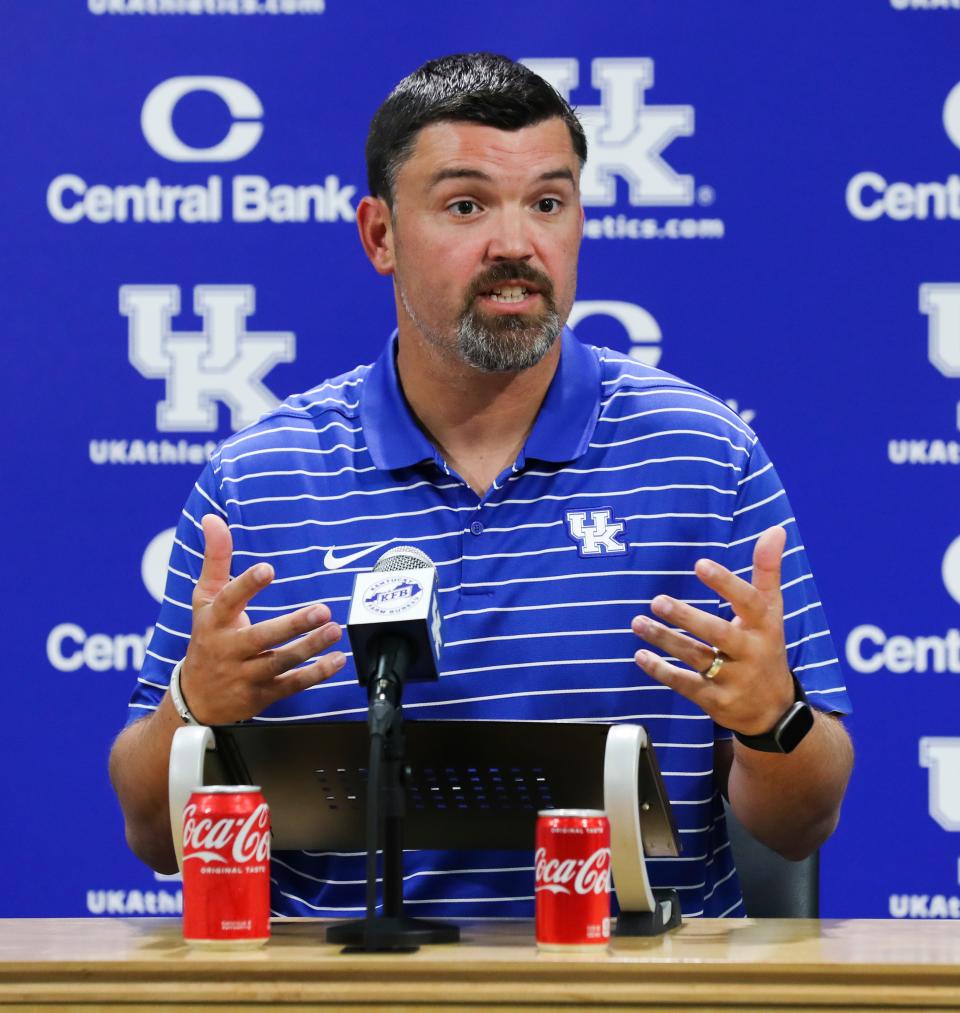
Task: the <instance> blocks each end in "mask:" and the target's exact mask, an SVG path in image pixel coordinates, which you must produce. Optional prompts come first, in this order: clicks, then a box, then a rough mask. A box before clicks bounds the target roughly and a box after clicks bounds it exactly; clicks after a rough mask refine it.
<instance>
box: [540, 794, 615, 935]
mask: <svg viewBox="0 0 960 1013" xmlns="http://www.w3.org/2000/svg"><path fill="white" fill-rule="evenodd" d="M534 860H535V866H536V882H535V895H536V924H537V946H539V947H540V949H543V950H593V949H595V948H596V947H597V946H606V945H607V944H608V943H609V942H610V821H609V820H608V819H607V816H606V813H603V812H600V811H599V810H598V809H547V810H544V811H543V812H539V813H537V843H536V853H535V855H534Z"/></svg>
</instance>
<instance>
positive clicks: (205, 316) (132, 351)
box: [120, 285, 296, 433]
mask: <svg viewBox="0 0 960 1013" xmlns="http://www.w3.org/2000/svg"><path fill="white" fill-rule="evenodd" d="M193 308H194V312H195V313H196V315H197V316H198V317H200V318H201V319H202V320H203V330H201V331H199V332H194V331H185V330H184V331H178V330H174V328H173V322H174V320H175V319H176V317H177V316H178V315H179V313H180V287H179V286H178V285H123V286H122V287H121V289H120V312H121V313H122V314H123V315H124V316H125V317H126V318H127V320H128V322H129V324H128V331H129V356H130V363H131V365H133V366H134V368H135V369H136V370H137V371H138V372H139V373H140V374H141V376H144V377H147V378H148V379H162V380H164V382H165V386H166V396H165V397H164V399H163V400H162V401H160V402H158V404H157V429H158V430H159V431H160V432H167V433H169V432H208V433H212V432H215V431H216V430H217V428H218V427H219V421H220V420H219V405H220V404H224V405H226V406H227V407H228V408H229V409H230V425H231V427H232V428H233V429H234V430H237V429H241V428H243V426H246V425H249V424H250V423H252V422H255V421H256V420H257V419H258V418H259V417H260V416H261V415H263V414H264V412H268V411H270V410H271V409H272V408H274V407H275V406H276V404H277V399H276V397H275V396H274V395H273V393H272V392H271V391H270V390H268V389H267V387H265V386H264V384H263V378H264V377H265V376H266V374H267V373H269V372H270V370H271V369H273V367H274V366H275V365H276V364H277V363H280V362H293V360H294V357H295V354H296V337H295V335H294V334H293V333H292V332H290V331H254V330H250V329H248V327H247V320H248V318H249V317H251V316H252V315H253V313H254V312H255V310H256V291H255V289H254V287H253V285H197V286H195V287H194V290H193Z"/></svg>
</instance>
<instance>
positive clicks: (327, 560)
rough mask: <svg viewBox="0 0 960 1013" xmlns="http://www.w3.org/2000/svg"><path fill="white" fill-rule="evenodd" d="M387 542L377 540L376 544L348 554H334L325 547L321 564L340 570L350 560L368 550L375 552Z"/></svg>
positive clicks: (348, 563)
mask: <svg viewBox="0 0 960 1013" xmlns="http://www.w3.org/2000/svg"><path fill="white" fill-rule="evenodd" d="M387 544H388V543H387V542H377V544H376V545H368V546H367V547H366V548H365V549H358V550H357V551H356V552H351V553H350V555H349V556H335V555H334V554H333V549H327V554H326V555H325V556H324V557H323V565H324V568H325V569H327V570H340V569H343V567H345V566H349V565H350V564H351V563H352V562H354V561H355V560H357V559H360V557H361V556H365V555H366V554H367V553H368V552H375V551H376V550H377V549H382V548H383V546H384V545H387Z"/></svg>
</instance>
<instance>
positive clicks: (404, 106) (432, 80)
mask: <svg viewBox="0 0 960 1013" xmlns="http://www.w3.org/2000/svg"><path fill="white" fill-rule="evenodd" d="M554 117H558V118H559V119H562V120H563V122H564V123H565V124H566V126H567V130H569V131H570V141H571V143H572V144H573V150H574V152H575V153H576V155H577V157H578V158H579V159H580V164H581V166H582V165H583V163H584V162H585V161H586V160H587V138H586V136H585V134H584V132H583V127H582V126H581V125H580V121H579V120H578V119H577V117H576V115H575V113H574V111H573V109H571V108H570V104H569V103H568V102H567V101H566V99H565V98H564V97H563V96H562V95H560V94H559V93H558V92H557V91H556V90H555V89H554V88H553V87H552V86H551V85H550V84H549V83H548V82H546V81H545V80H544V79H543V78H542V77H540V76H539V75H538V74H534V72H533V71H532V70H530V69H529V68H528V67H525V66H524V65H523V64H522V63H516V62H515V61H514V60H511V59H509V57H506V56H498V55H496V54H495V53H457V54H455V55H453V56H443V57H441V58H440V59H438V60H430V61H429V62H427V63H425V64H424V65H423V66H422V67H420V68H418V69H417V70H415V71H414V72H413V73H412V74H408V75H407V77H405V78H404V79H403V80H402V81H401V82H400V83H399V84H398V85H397V86H396V88H394V89H393V91H392V92H390V94H389V95H388V96H387V98H386V99H385V100H384V102H383V104H382V105H381V106H380V108H379V109H378V110H377V111H376V113H375V114H374V117H373V120H372V121H371V123H370V132H369V134H368V135H367V147H366V155H367V180H368V182H369V185H370V193H371V194H373V196H374V197H382V198H383V199H384V200H385V201H386V202H387V204H388V205H390V206H391V207H392V206H393V187H394V184H395V182H396V178H397V173H398V172H399V170H400V167H401V166H402V165H403V163H404V162H405V161H406V160H407V158H409V156H410V154H411V152H412V151H413V147H414V144H415V143H416V138H417V134H418V133H419V131H420V130H421V129H423V127H425V126H427V125H428V124H430V123H439V122H442V121H467V122H469V123H482V124H484V125H485V126H489V127H497V128H499V129H500V130H519V129H520V128H521V127H529V126H533V125H534V124H536V123H541V122H543V121H544V120H549V119H553V118H554Z"/></svg>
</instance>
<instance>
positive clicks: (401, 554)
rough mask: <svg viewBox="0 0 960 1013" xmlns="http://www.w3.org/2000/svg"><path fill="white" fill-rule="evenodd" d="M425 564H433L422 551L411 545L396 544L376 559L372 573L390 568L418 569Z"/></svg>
mask: <svg viewBox="0 0 960 1013" xmlns="http://www.w3.org/2000/svg"><path fill="white" fill-rule="evenodd" d="M425 566H433V561H432V560H431V559H430V557H429V556H428V555H427V554H426V553H425V552H424V551H423V549H418V548H416V547H415V546H413V545H396V546H394V547H393V548H392V549H387V551H386V552H385V553H384V554H383V555H382V556H381V557H380V558H379V559H378V560H377V565H376V566H374V568H373V572H374V573H387V572H389V571H390V570H420V569H422V568H423V567H425Z"/></svg>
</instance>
